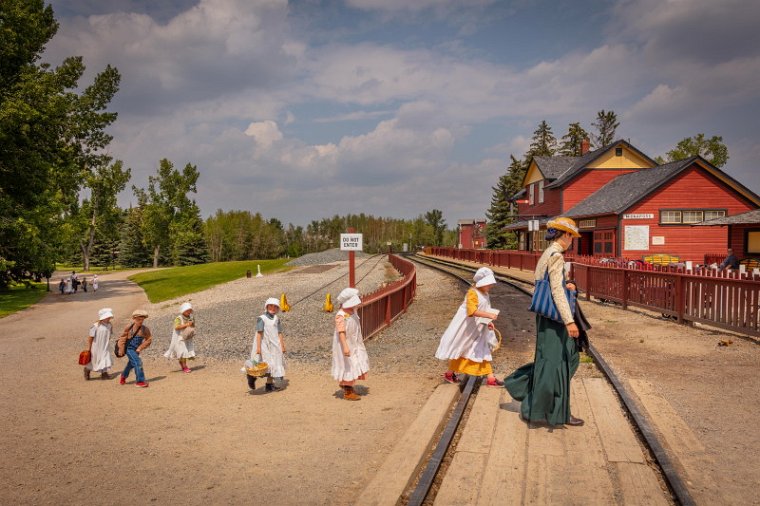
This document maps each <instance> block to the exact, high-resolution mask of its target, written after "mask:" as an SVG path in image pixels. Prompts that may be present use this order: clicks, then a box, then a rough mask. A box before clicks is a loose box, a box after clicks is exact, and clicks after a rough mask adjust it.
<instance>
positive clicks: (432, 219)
mask: <svg viewBox="0 0 760 506" xmlns="http://www.w3.org/2000/svg"><path fill="white" fill-rule="evenodd" d="M425 221H426V222H427V224H428V225H430V227H431V228H432V229H433V243H434V244H435V245H436V246H440V245H442V244H443V235H444V232H445V231H446V220H444V219H443V212H441V211H440V210H439V209H432V210H430V211H428V212H426V213H425Z"/></svg>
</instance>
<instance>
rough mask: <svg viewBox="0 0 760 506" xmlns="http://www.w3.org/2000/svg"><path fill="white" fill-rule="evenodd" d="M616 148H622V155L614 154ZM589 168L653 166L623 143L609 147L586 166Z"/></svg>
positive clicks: (641, 167)
mask: <svg viewBox="0 0 760 506" xmlns="http://www.w3.org/2000/svg"><path fill="white" fill-rule="evenodd" d="M617 148H622V149H623V155H622V156H616V155H615V151H617ZM586 167H587V168H589V169H651V168H652V167H654V165H652V163H651V162H649V161H648V160H647V159H646V158H644V157H642V156H641V155H639V154H637V153H636V152H634V151H633V150H631V149H629V148H628V147H627V146H625V145H622V144H621V145H618V146H615V147H613V148H610V150H609V151H607V152H606V153H604V154H603V155H602V156H600V157H599V158H597V159H596V160H594V161H592V162H591V163H590V164H588V165H587V166H586Z"/></svg>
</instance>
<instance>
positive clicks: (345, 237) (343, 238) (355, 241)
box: [340, 234, 362, 251]
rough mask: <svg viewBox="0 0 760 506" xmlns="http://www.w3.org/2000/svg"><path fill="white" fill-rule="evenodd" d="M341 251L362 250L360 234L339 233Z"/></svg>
mask: <svg viewBox="0 0 760 506" xmlns="http://www.w3.org/2000/svg"><path fill="white" fill-rule="evenodd" d="M340 250H341V251H362V234H340Z"/></svg>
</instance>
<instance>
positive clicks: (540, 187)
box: [538, 179, 544, 204]
mask: <svg viewBox="0 0 760 506" xmlns="http://www.w3.org/2000/svg"><path fill="white" fill-rule="evenodd" d="M538 203H539V204H543V203H544V180H543V179H542V180H541V181H539V182H538Z"/></svg>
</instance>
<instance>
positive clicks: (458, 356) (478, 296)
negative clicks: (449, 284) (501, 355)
mask: <svg viewBox="0 0 760 506" xmlns="http://www.w3.org/2000/svg"><path fill="white" fill-rule="evenodd" d="M473 280H474V281H475V286H474V287H473V288H470V289H469V290H467V295H465V298H464V301H463V302H462V305H461V306H459V309H458V310H457V312H456V314H455V315H454V318H452V320H451V323H450V324H449V326H448V328H447V329H446V332H444V333H443V336H441V343H440V344H439V345H438V350H437V351H436V352H435V357H436V358H437V359H440V360H448V362H449V369H448V371H446V373H445V374H444V375H443V379H444V380H445V381H447V382H449V383H458V382H459V378H458V377H457V373H462V374H469V375H470V376H487V377H488V380H487V383H486V384H487V385H488V386H502V385H503V384H504V383H503V382H502V381H501V380H498V379H496V376H494V374H493V368H492V367H491V362H492V361H493V357H492V356H491V346H492V345H493V343H494V342H495V341H496V337H495V333H494V330H493V323H488V324H487V325H484V324H478V322H477V319H478V318H489V319H491V320H495V319H496V318H497V316H498V312H496V311H495V310H494V309H492V308H491V299H490V297H489V295H488V292H490V290H491V288H493V287H494V286H495V285H496V278H495V277H494V274H493V271H492V270H491V269H489V268H488V267H481V268H480V269H478V271H477V272H476V273H475V276H474V277H473Z"/></svg>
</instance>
